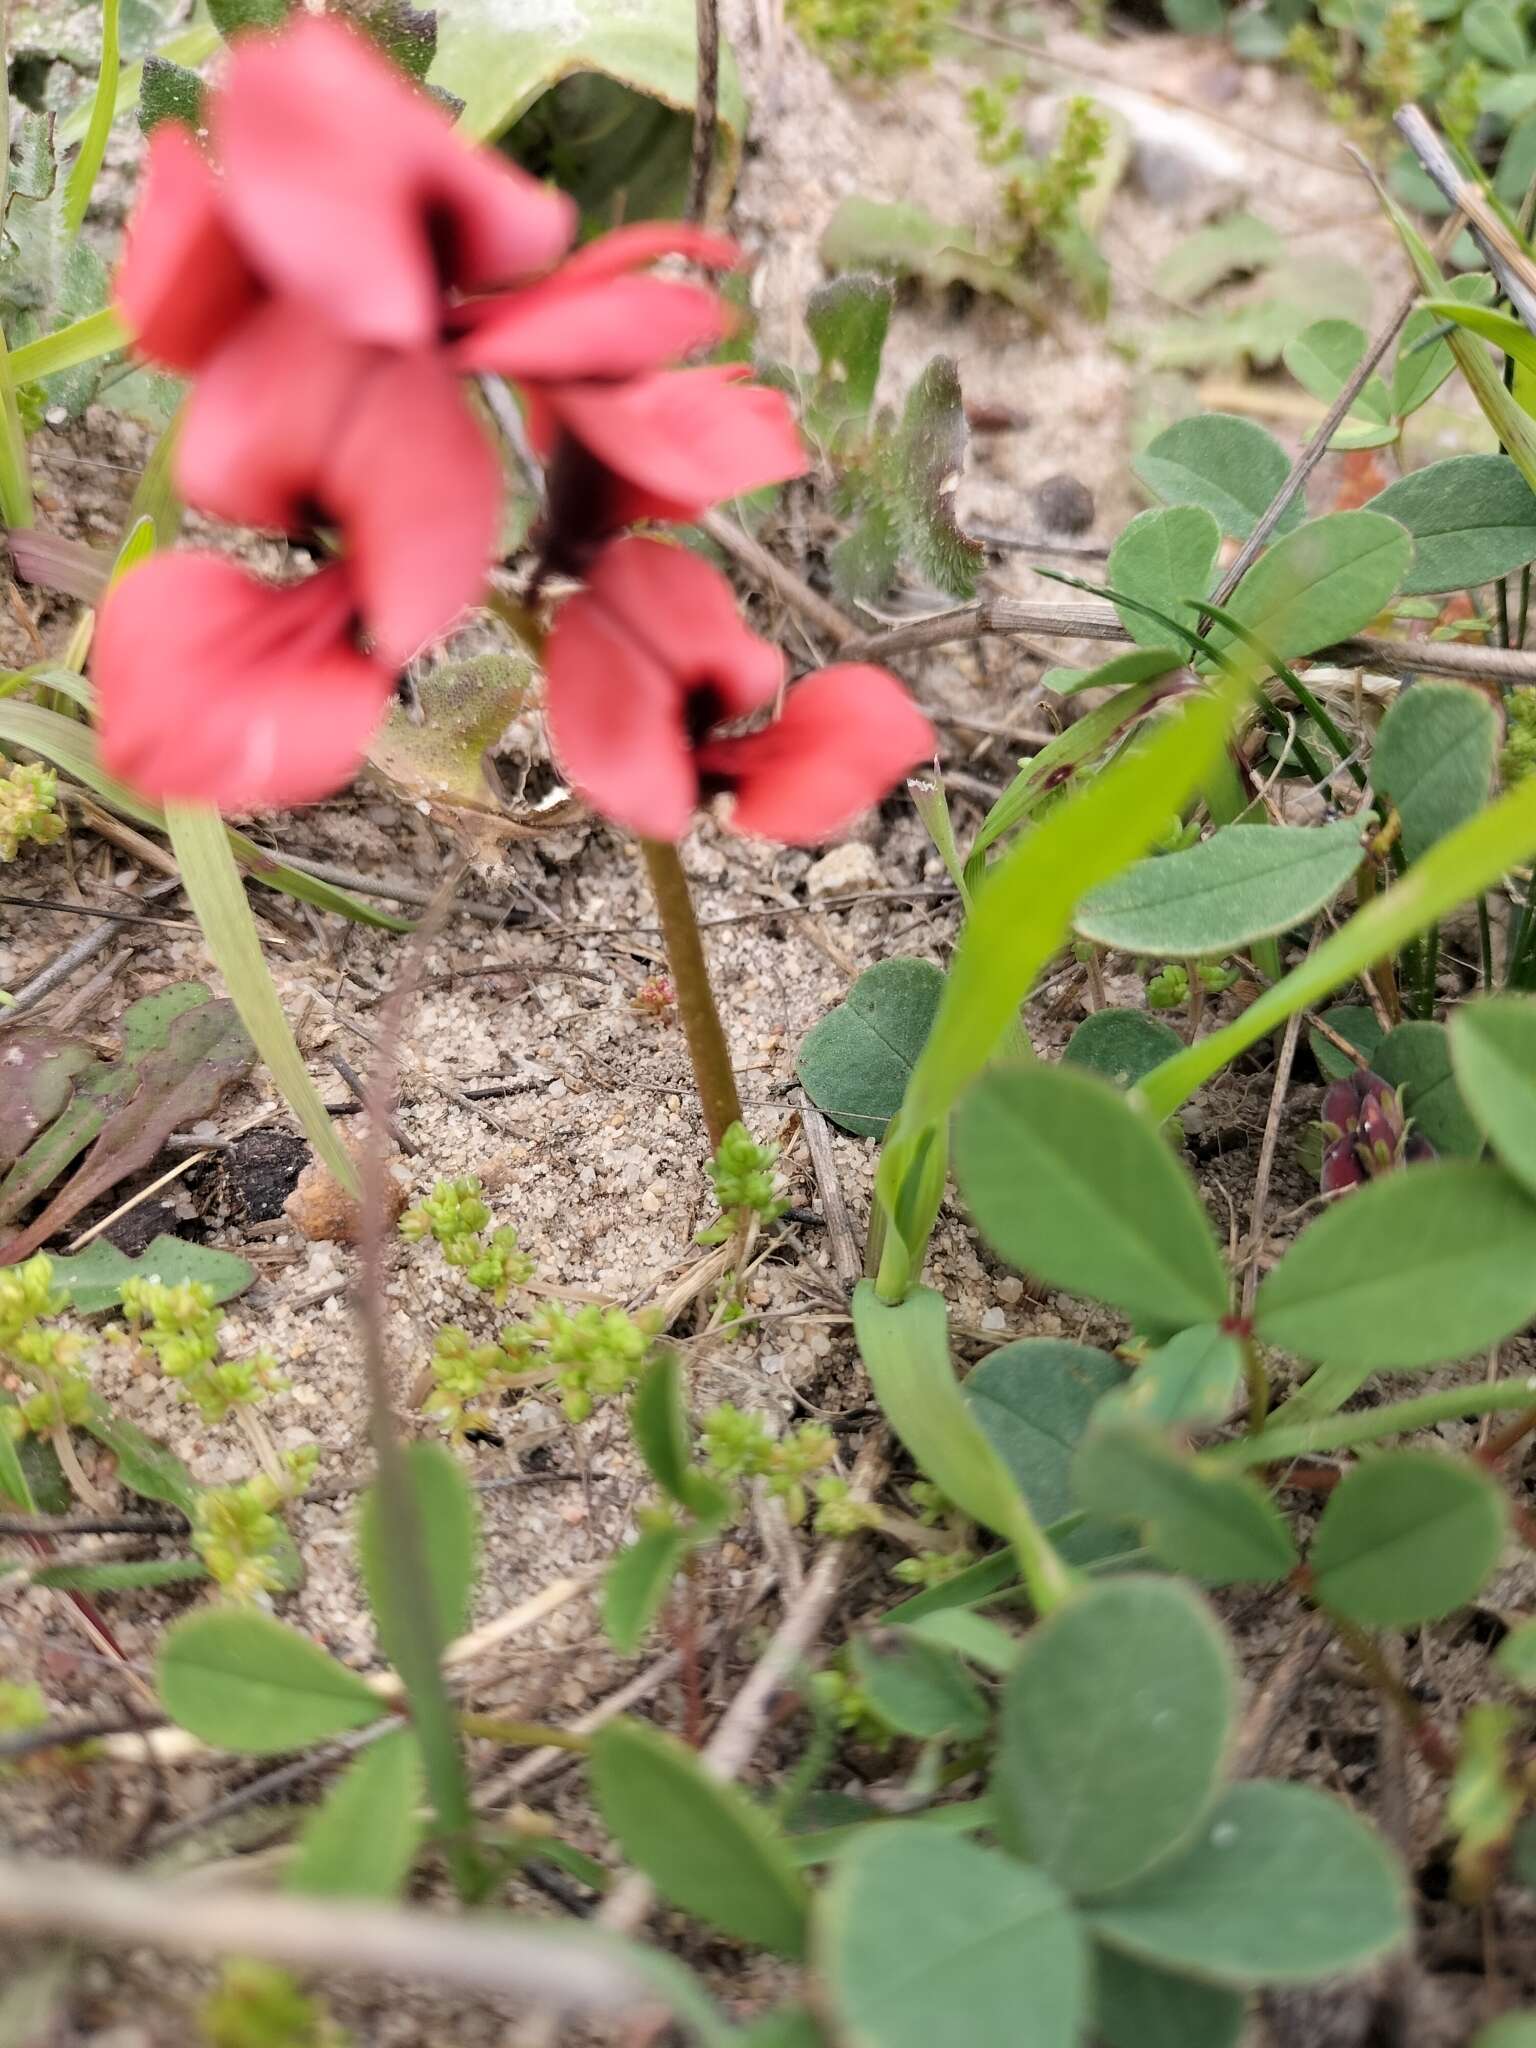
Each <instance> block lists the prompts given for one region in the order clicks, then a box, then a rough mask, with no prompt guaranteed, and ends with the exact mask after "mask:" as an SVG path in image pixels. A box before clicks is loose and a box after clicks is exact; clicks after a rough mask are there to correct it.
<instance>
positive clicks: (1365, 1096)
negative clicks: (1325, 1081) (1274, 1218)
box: [1321, 1068, 1435, 1195]
mask: <svg viewBox="0 0 1536 2048" xmlns="http://www.w3.org/2000/svg"><path fill="white" fill-rule="evenodd" d="M1321 1122H1322V1129H1323V1147H1324V1149H1323V1167H1322V1176H1321V1179H1322V1190H1323V1193H1324V1194H1325V1195H1340V1194H1343V1192H1344V1191H1345V1189H1346V1188H1357V1187H1361V1186H1363V1184H1364V1183H1365V1182H1366V1181H1368V1180H1374V1179H1376V1178H1377V1176H1378V1175H1380V1174H1383V1173H1390V1172H1392V1171H1393V1169H1394V1168H1395V1167H1399V1166H1407V1165H1411V1164H1412V1163H1413V1162H1414V1161H1415V1160H1420V1159H1433V1158H1434V1156H1435V1148H1434V1146H1433V1145H1431V1144H1430V1142H1429V1140H1428V1139H1427V1138H1425V1137H1422V1136H1421V1135H1420V1134H1419V1132H1417V1131H1415V1130H1413V1129H1411V1128H1410V1125H1409V1119H1408V1117H1407V1116H1406V1115H1405V1114H1404V1111H1403V1095H1402V1090H1401V1089H1400V1088H1394V1087H1392V1086H1391V1085H1390V1083H1388V1082H1386V1081H1383V1080H1382V1078H1381V1076H1380V1075H1379V1074H1373V1073H1371V1072H1370V1071H1369V1070H1368V1069H1366V1068H1357V1069H1356V1070H1355V1072H1354V1073H1352V1074H1348V1075H1346V1076H1345V1078H1344V1079H1343V1080H1342V1081H1335V1082H1334V1083H1333V1084H1332V1086H1331V1087H1330V1088H1329V1089H1328V1092H1327V1094H1326V1095H1324V1097H1323V1114H1322V1118H1321Z"/></svg>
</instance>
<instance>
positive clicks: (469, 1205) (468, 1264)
mask: <svg viewBox="0 0 1536 2048" xmlns="http://www.w3.org/2000/svg"><path fill="white" fill-rule="evenodd" d="M490 1220H491V1212H490V1209H489V1207H488V1206H487V1204H486V1201H485V1198H484V1196H483V1195H482V1193H481V1191H480V1183H479V1181H478V1180H476V1179H475V1178H474V1176H473V1175H471V1174H464V1175H461V1176H460V1178H459V1179H457V1180H440V1181H439V1182H438V1183H437V1185H436V1187H434V1188H433V1190H432V1192H431V1194H430V1195H428V1197H427V1199H426V1200H425V1201H424V1202H421V1203H418V1205H417V1206H416V1207H415V1208H414V1209H407V1210H406V1212H405V1214H404V1215H403V1216H402V1217H401V1218H400V1234H401V1236H402V1237H404V1238H406V1239H407V1240H408V1241H409V1242H410V1243H412V1244H420V1243H422V1242H423V1240H425V1239H426V1238H429V1237H430V1238H433V1239H435V1240H436V1242H437V1243H438V1244H439V1245H440V1246H441V1247H442V1253H443V1257H444V1258H445V1259H446V1260H447V1261H448V1263H449V1265H450V1266H457V1267H459V1268H460V1269H461V1270H462V1272H463V1274H464V1277H465V1279H466V1280H467V1281H468V1282H469V1284H470V1285H471V1287H478V1288H479V1289H480V1290H481V1292H482V1293H485V1294H488V1295H489V1296H490V1297H491V1299H492V1301H494V1302H495V1304H496V1306H497V1307H498V1308H500V1307H502V1305H503V1304H504V1303H505V1301H506V1299H507V1296H508V1295H509V1294H510V1293H511V1291H512V1289H513V1288H514V1287H521V1286H523V1285H524V1283H525V1282H526V1281H528V1280H531V1279H532V1278H533V1271H534V1265H533V1260H532V1259H530V1258H529V1256H528V1254H527V1253H526V1252H521V1251H519V1250H518V1248H517V1232H516V1231H515V1230H513V1229H512V1228H511V1226H510V1225H508V1224H502V1225H501V1226H500V1227H499V1228H498V1229H495V1230H492V1231H490V1232H489V1234H487V1230H486V1226H487V1225H488V1224H489V1222H490Z"/></svg>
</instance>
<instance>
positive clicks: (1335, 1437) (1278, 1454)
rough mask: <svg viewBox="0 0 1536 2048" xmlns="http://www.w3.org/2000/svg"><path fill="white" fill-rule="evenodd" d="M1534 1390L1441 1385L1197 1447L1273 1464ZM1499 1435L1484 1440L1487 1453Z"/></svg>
mask: <svg viewBox="0 0 1536 2048" xmlns="http://www.w3.org/2000/svg"><path fill="white" fill-rule="evenodd" d="M1533 1392H1536V1389H1533V1387H1532V1384H1531V1381H1530V1379H1529V1378H1523V1379H1518V1380H1503V1381H1501V1382H1500V1383H1499V1384H1498V1385H1496V1386H1491V1387H1490V1386H1480V1387H1446V1388H1444V1389H1443V1390H1442V1391H1441V1392H1439V1393H1436V1394H1419V1395H1416V1396H1415V1397H1414V1398H1413V1399H1412V1400H1409V1401H1389V1402H1388V1403H1387V1405H1386V1406H1385V1407H1383V1408H1368V1409H1366V1410H1365V1411H1364V1412H1363V1413H1362V1414H1359V1415H1325V1416H1322V1417H1320V1418H1319V1420H1318V1421H1316V1422H1298V1423H1293V1424H1292V1425H1290V1426H1289V1427H1286V1426H1284V1425H1282V1426H1281V1427H1280V1428H1278V1429H1268V1430H1260V1431H1259V1432H1258V1434H1257V1435H1254V1436H1245V1437H1243V1438H1241V1439H1240V1440H1239V1441H1238V1442H1236V1443H1229V1444H1220V1445H1218V1446H1217V1447H1216V1448H1215V1449H1214V1450H1210V1451H1204V1452H1202V1453H1201V1457H1202V1460H1206V1461H1209V1462H1210V1463H1212V1464H1221V1465H1278V1464H1280V1463H1281V1462H1282V1461H1283V1460H1285V1459H1287V1458H1304V1457H1308V1456H1311V1455H1312V1454H1313V1453H1314V1452H1318V1451H1344V1450H1349V1449H1350V1448H1351V1447H1352V1446H1354V1445H1355V1444H1371V1443H1376V1442H1378V1441H1379V1440H1380V1439H1381V1438H1383V1437H1389V1436H1405V1435H1407V1433H1408V1432H1409V1431H1410V1430H1415V1429H1433V1428H1434V1427H1435V1426H1436V1425H1437V1424H1439V1423H1442V1422H1454V1421H1457V1420H1459V1419H1460V1418H1461V1417H1463V1416H1467V1415H1495V1414H1497V1413H1498V1412H1499V1411H1500V1410H1501V1409H1506V1408H1530V1407H1531V1406H1532V1401H1531V1396H1532V1393H1533ZM1498 1442H1499V1439H1498V1438H1497V1437H1495V1438H1494V1440H1493V1442H1492V1443H1490V1444H1489V1445H1488V1447H1487V1448H1488V1451H1489V1453H1490V1454H1491V1453H1492V1452H1493V1451H1494V1449H1495V1446H1496V1445H1497V1444H1498Z"/></svg>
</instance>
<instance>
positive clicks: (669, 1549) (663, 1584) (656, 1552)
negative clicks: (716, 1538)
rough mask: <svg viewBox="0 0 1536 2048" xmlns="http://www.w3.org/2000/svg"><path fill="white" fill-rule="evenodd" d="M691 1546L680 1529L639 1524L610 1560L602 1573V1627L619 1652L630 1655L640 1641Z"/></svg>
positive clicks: (622, 1655) (637, 1647)
mask: <svg viewBox="0 0 1536 2048" xmlns="http://www.w3.org/2000/svg"><path fill="white" fill-rule="evenodd" d="M692 1547H693V1546H692V1543H691V1541H690V1539H689V1536H688V1534H687V1532H686V1531H685V1530H683V1529H673V1528H666V1529H645V1530H642V1531H641V1533H640V1535H638V1536H637V1537H636V1538H635V1540H634V1542H633V1543H628V1544H626V1545H625V1546H624V1548H623V1549H622V1550H621V1551H619V1552H618V1553H617V1554H616V1556H614V1557H613V1558H612V1559H611V1560H610V1562H609V1564H608V1568H607V1570H606V1571H605V1572H604V1573H603V1592H602V1609H603V1627H604V1629H605V1630H606V1631H607V1635H608V1640H609V1642H611V1643H612V1644H613V1647H614V1648H615V1649H616V1650H617V1651H618V1653H619V1655H620V1656H621V1657H633V1656H634V1655H635V1653H636V1651H637V1650H638V1649H639V1648H640V1645H641V1643H643V1642H644V1640H645V1638H646V1635H647V1634H648V1633H649V1631H650V1627H651V1624H652V1623H653V1622H654V1621H655V1619H656V1617H657V1615H658V1614H660V1612H661V1609H662V1605H663V1603H664V1602H665V1600H666V1597H667V1593H668V1590H669V1589H670V1587H671V1584H672V1581H673V1579H674V1578H675V1577H676V1576H677V1572H678V1568H679V1566H680V1565H681V1564H682V1562H683V1559H684V1558H685V1557H686V1556H687V1555H688V1552H689V1551H690V1549H692Z"/></svg>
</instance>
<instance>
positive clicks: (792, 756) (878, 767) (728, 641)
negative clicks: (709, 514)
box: [545, 539, 934, 845]
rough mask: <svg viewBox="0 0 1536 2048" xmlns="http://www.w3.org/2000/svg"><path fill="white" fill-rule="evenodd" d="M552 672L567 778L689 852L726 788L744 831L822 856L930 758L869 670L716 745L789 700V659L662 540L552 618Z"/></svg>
mask: <svg viewBox="0 0 1536 2048" xmlns="http://www.w3.org/2000/svg"><path fill="white" fill-rule="evenodd" d="M545 673H546V677H547V706H546V708H547V716H548V720H549V730H550V740H551V744H552V746H553V749H554V752H555V755H556V758H557V760H558V761H559V762H560V764H561V766H562V768H563V769H564V772H565V773H566V774H567V775H568V776H569V778H570V780H571V782H572V783H573V784H574V786H575V787H576V788H577V789H578V790H579V791H580V792H581V794H582V795H583V796H584V797H585V798H586V800H587V801H588V802H589V803H591V804H592V806H593V808H594V809H596V810H598V811H601V812H602V813H603V815H604V816H605V817H608V818H611V819H613V820H614V822H615V823H617V824H620V825H623V826H625V827H627V829H628V830H630V831H631V832H635V833H638V834H639V835H640V836H641V837H642V838H647V839H679V838H681V837H682V835H683V833H684V832H685V831H686V830H687V829H688V823H689V820H690V818H691V817H692V815H693V813H694V811H695V810H697V808H698V806H699V804H700V802H701V801H702V800H703V799H704V798H705V797H706V796H709V795H713V794H715V793H716V792H718V791H722V790H728V791H731V792H732V793H733V794H734V796H735V808H734V811H733V813H732V818H731V823H732V824H733V826H734V827H735V828H736V829H737V830H739V831H743V832H752V833H760V834H762V835H764V836H766V837H771V838H775V839H781V840H784V841H786V842H788V843H789V844H792V845H805V844H811V843H813V842H815V841H816V840H819V839H824V838H827V837H828V836H830V835H831V834H832V833H835V832H836V831H838V830H839V828H840V827H842V826H843V825H846V824H847V823H848V822H849V820H850V819H852V818H853V817H855V816H857V814H858V813H859V812H860V811H862V810H865V809H867V808H868V806H869V805H870V804H872V803H875V802H876V801H878V799H879V798H880V797H882V796H883V795H884V794H885V793H886V791H887V790H888V789H890V788H891V786H892V785H893V784H894V783H895V782H896V781H897V780H898V779H899V778H900V776H901V775H902V773H903V772H904V771H905V770H906V769H908V768H910V767H912V766H913V765H914V763H916V762H918V761H921V760H924V759H926V758H927V757H928V756H929V755H931V754H932V752H933V746H934V738H933V731H932V728H931V727H930V726H929V724H928V721H927V719H925V718H924V717H923V715H922V713H921V712H920V711H919V710H918V709H917V707H916V705H915V704H913V702H912V700H911V699H910V698H909V697H908V696H907V694H906V692H905V691H904V690H903V689H902V687H901V685H900V684H899V683H898V682H897V681H896V679H895V677H894V676H890V675H887V674H886V673H885V671H884V670H883V669H877V668H864V667H857V666H847V667H839V668H830V669H824V670H822V671H821V673H820V674H818V675H814V676H811V677H808V678H807V679H806V681H804V682H803V683H801V684H799V685H797V687H796V688H795V689H794V690H793V691H792V692H791V693H790V696H789V698H788V701H787V703H786V705H785V708H784V711H783V713H782V714H781V716H780V717H779V718H778V720H777V721H776V722H775V723H774V724H772V725H769V726H767V727H765V728H764V729H763V730H762V731H761V732H756V733H750V734H747V735H745V736H744V737H739V738H725V737H720V736H718V735H717V733H716V730H715V729H716V728H717V727H718V726H720V725H722V724H726V723H728V722H731V721H733V720H736V719H740V718H743V717H746V716H748V715H749V714H750V713H752V712H754V711H757V710H760V709H762V708H763V707H764V706H765V705H767V704H768V703H770V702H771V701H772V700H773V699H774V698H775V697H776V696H777V694H778V691H779V688H780V685H781V683H782V681H783V660H782V657H781V656H780V654H779V652H778V650H777V649H776V648H774V647H771V646H769V644H768V643H767V642H766V641H764V640H760V639H759V638H758V637H757V635H756V634H755V633H752V632H750V631H749V630H748V628H747V627H746V626H745V625H744V624H743V623H742V620H741V618H740V616H739V615H738V613H737V610H736V601H735V598H734V596H733V594H732V592H731V589H730V586H729V584H727V583H726V582H725V581H724V579H723V578H722V577H720V576H718V575H717V574H716V573H715V571H714V570H713V569H711V568H710V567H709V565H708V564H707V563H705V562H703V561H701V560H700V559H699V558H698V557H697V556H696V555H691V554H688V553H686V552H685V551H684V550H683V549H681V548H675V547H669V546H667V545H666V544H665V543H663V542H660V541H651V540H640V539H630V540H621V541H616V542H614V543H613V544H612V545H611V546H609V547H607V548H605V549H604V550H603V552H602V554H601V555H600V556H599V557H598V560H597V563H596V566H595V567H594V569H593V571H592V574H591V577H590V578H589V580H588V583H587V586H586V588H585V589H584V590H581V591H579V592H578V593H577V594H576V595H575V596H574V597H572V598H570V599H568V600H567V601H566V603H565V604H564V605H563V606H562V607H561V609H560V611H559V613H558V614H557V616H556V618H555V623H554V627H553V629H552V631H551V633H550V637H549V645H548V648H547V651H546V658H545Z"/></svg>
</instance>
